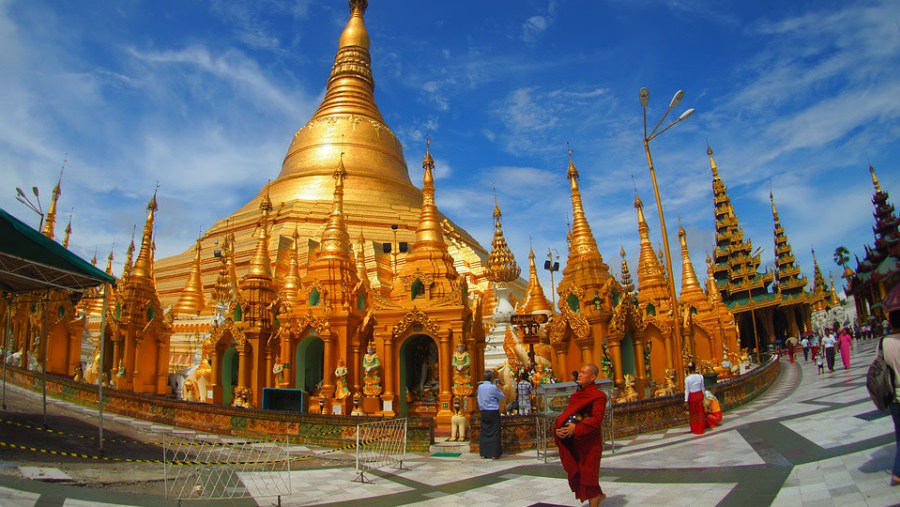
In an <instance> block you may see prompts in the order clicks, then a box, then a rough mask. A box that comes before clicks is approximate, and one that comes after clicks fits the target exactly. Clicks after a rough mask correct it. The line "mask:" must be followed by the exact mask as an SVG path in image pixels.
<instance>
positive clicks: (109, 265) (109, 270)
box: [106, 250, 113, 275]
mask: <svg viewBox="0 0 900 507" xmlns="http://www.w3.org/2000/svg"><path fill="white" fill-rule="evenodd" d="M112 261H113V251H112V250H110V251H109V255H108V256H107V257H106V274H107V275H111V274H112Z"/></svg>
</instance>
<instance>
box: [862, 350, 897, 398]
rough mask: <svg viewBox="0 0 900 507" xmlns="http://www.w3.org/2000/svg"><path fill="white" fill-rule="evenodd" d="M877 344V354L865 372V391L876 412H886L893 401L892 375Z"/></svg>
mask: <svg viewBox="0 0 900 507" xmlns="http://www.w3.org/2000/svg"><path fill="white" fill-rule="evenodd" d="M881 345H882V344H881V343H879V344H878V354H876V355H875V360H874V361H872V364H871V366H869V371H868V372H866V390H868V391H869V397H871V398H872V402H873V403H875V406H876V407H877V408H878V410H886V409H887V408H888V405H890V404H891V402H892V401H894V373H893V371H892V369H891V367H890V366H888V364H887V362H886V361H885V360H884V351H883V350H882V349H881Z"/></svg>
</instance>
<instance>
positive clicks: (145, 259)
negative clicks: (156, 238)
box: [131, 191, 159, 279]
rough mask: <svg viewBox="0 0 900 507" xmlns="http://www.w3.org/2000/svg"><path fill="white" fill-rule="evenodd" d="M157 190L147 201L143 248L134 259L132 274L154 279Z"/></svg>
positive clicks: (142, 240) (142, 239)
mask: <svg viewBox="0 0 900 507" xmlns="http://www.w3.org/2000/svg"><path fill="white" fill-rule="evenodd" d="M158 209H159V206H158V205H157V204H156V191H154V192H153V198H152V199H150V202H148V203H147V221H146V223H144V235H143V236H142V238H141V250H140V251H139V252H138V257H137V260H135V261H134V269H133V270H132V272H131V275H133V276H134V277H137V278H147V279H152V276H153V222H154V220H155V218H156V210H158Z"/></svg>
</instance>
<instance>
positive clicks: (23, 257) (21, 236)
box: [0, 209, 116, 453]
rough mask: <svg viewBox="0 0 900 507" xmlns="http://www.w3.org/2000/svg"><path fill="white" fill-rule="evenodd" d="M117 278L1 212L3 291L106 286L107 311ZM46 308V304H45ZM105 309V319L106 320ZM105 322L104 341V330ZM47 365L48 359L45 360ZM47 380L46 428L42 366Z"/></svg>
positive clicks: (0, 273)
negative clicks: (109, 293) (109, 291)
mask: <svg viewBox="0 0 900 507" xmlns="http://www.w3.org/2000/svg"><path fill="white" fill-rule="evenodd" d="M115 282H116V279H115V277H113V276H112V275H109V274H107V273H104V272H103V271H101V270H99V269H97V268H96V267H95V266H92V265H91V264H90V263H89V262H87V261H85V260H84V259H82V258H81V257H79V256H77V255H75V254H74V253H72V252H70V251H69V250H68V249H67V248H65V247H63V246H62V245H60V244H59V243H57V242H56V241H53V240H52V239H50V238H48V237H46V236H44V235H43V234H41V233H40V232H38V231H36V230H34V229H32V228H31V227H29V226H28V225H26V224H25V223H24V222H22V221H21V220H19V219H18V218H16V217H14V216H12V215H10V214H9V213H7V212H6V211H4V210H3V209H0V291H3V292H5V293H6V294H7V301H10V300H11V298H10V297H9V295H10V294H22V293H28V292H45V293H46V294H47V297H48V299H49V294H50V291H51V290H64V291H71V292H72V293H73V294H74V293H79V292H83V291H84V290H85V289H87V288H90V287H96V286H98V285H101V284H103V285H104V290H103V298H104V308H105V306H106V304H105V303H106V294H107V290H106V286H107V284H115ZM45 306H46V305H45ZM11 313H12V311H11V309H10V311H8V312H7V319H6V328H5V331H6V332H5V334H4V343H3V345H4V347H3V356H2V359H3V404H2V406H3V410H6V351H7V349H8V348H9V347H8V337H9V316H10V314H11ZM46 313H47V311H46V308H45V310H44V328H45V329H44V333H43V336H42V339H41V347H42V349H43V350H44V351H45V352H46V340H47V332H46V331H47V330H46V326H47V324H46V320H47V315H46ZM105 317H106V311H105V309H104V312H103V315H102V317H101V319H102V320H105ZM104 327H105V326H104V324H103V323H101V341H102V340H103V336H102V335H103V331H104V330H105V329H103V328H104ZM43 360H44V363H43V364H44V365H46V357H44V358H43ZM42 370H43V376H44V380H43V382H41V384H42V385H43V386H42V387H43V398H44V428H46V427H47V378H46V375H47V369H46V367H42ZM98 389H99V390H100V393H99V398H98V400H101V402H102V399H103V395H102V389H103V387H102V384H100V383H98ZM98 405H100V442H101V443H100V452H101V453H102V452H103V444H102V442H103V408H102V404H101V403H98Z"/></svg>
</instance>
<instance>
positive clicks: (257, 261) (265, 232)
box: [232, 191, 272, 279]
mask: <svg viewBox="0 0 900 507" xmlns="http://www.w3.org/2000/svg"><path fill="white" fill-rule="evenodd" d="M270 211H272V201H271V200H270V199H269V192H268V191H266V196H265V197H264V198H263V200H261V201H260V202H259V213H260V217H259V222H257V229H258V230H259V238H258V239H257V241H256V252H254V254H253V258H252V259H251V260H250V271H249V272H248V273H247V276H253V277H263V278H269V279H271V278H272V263H271V261H270V260H269V212H270ZM232 246H233V243H232Z"/></svg>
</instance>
